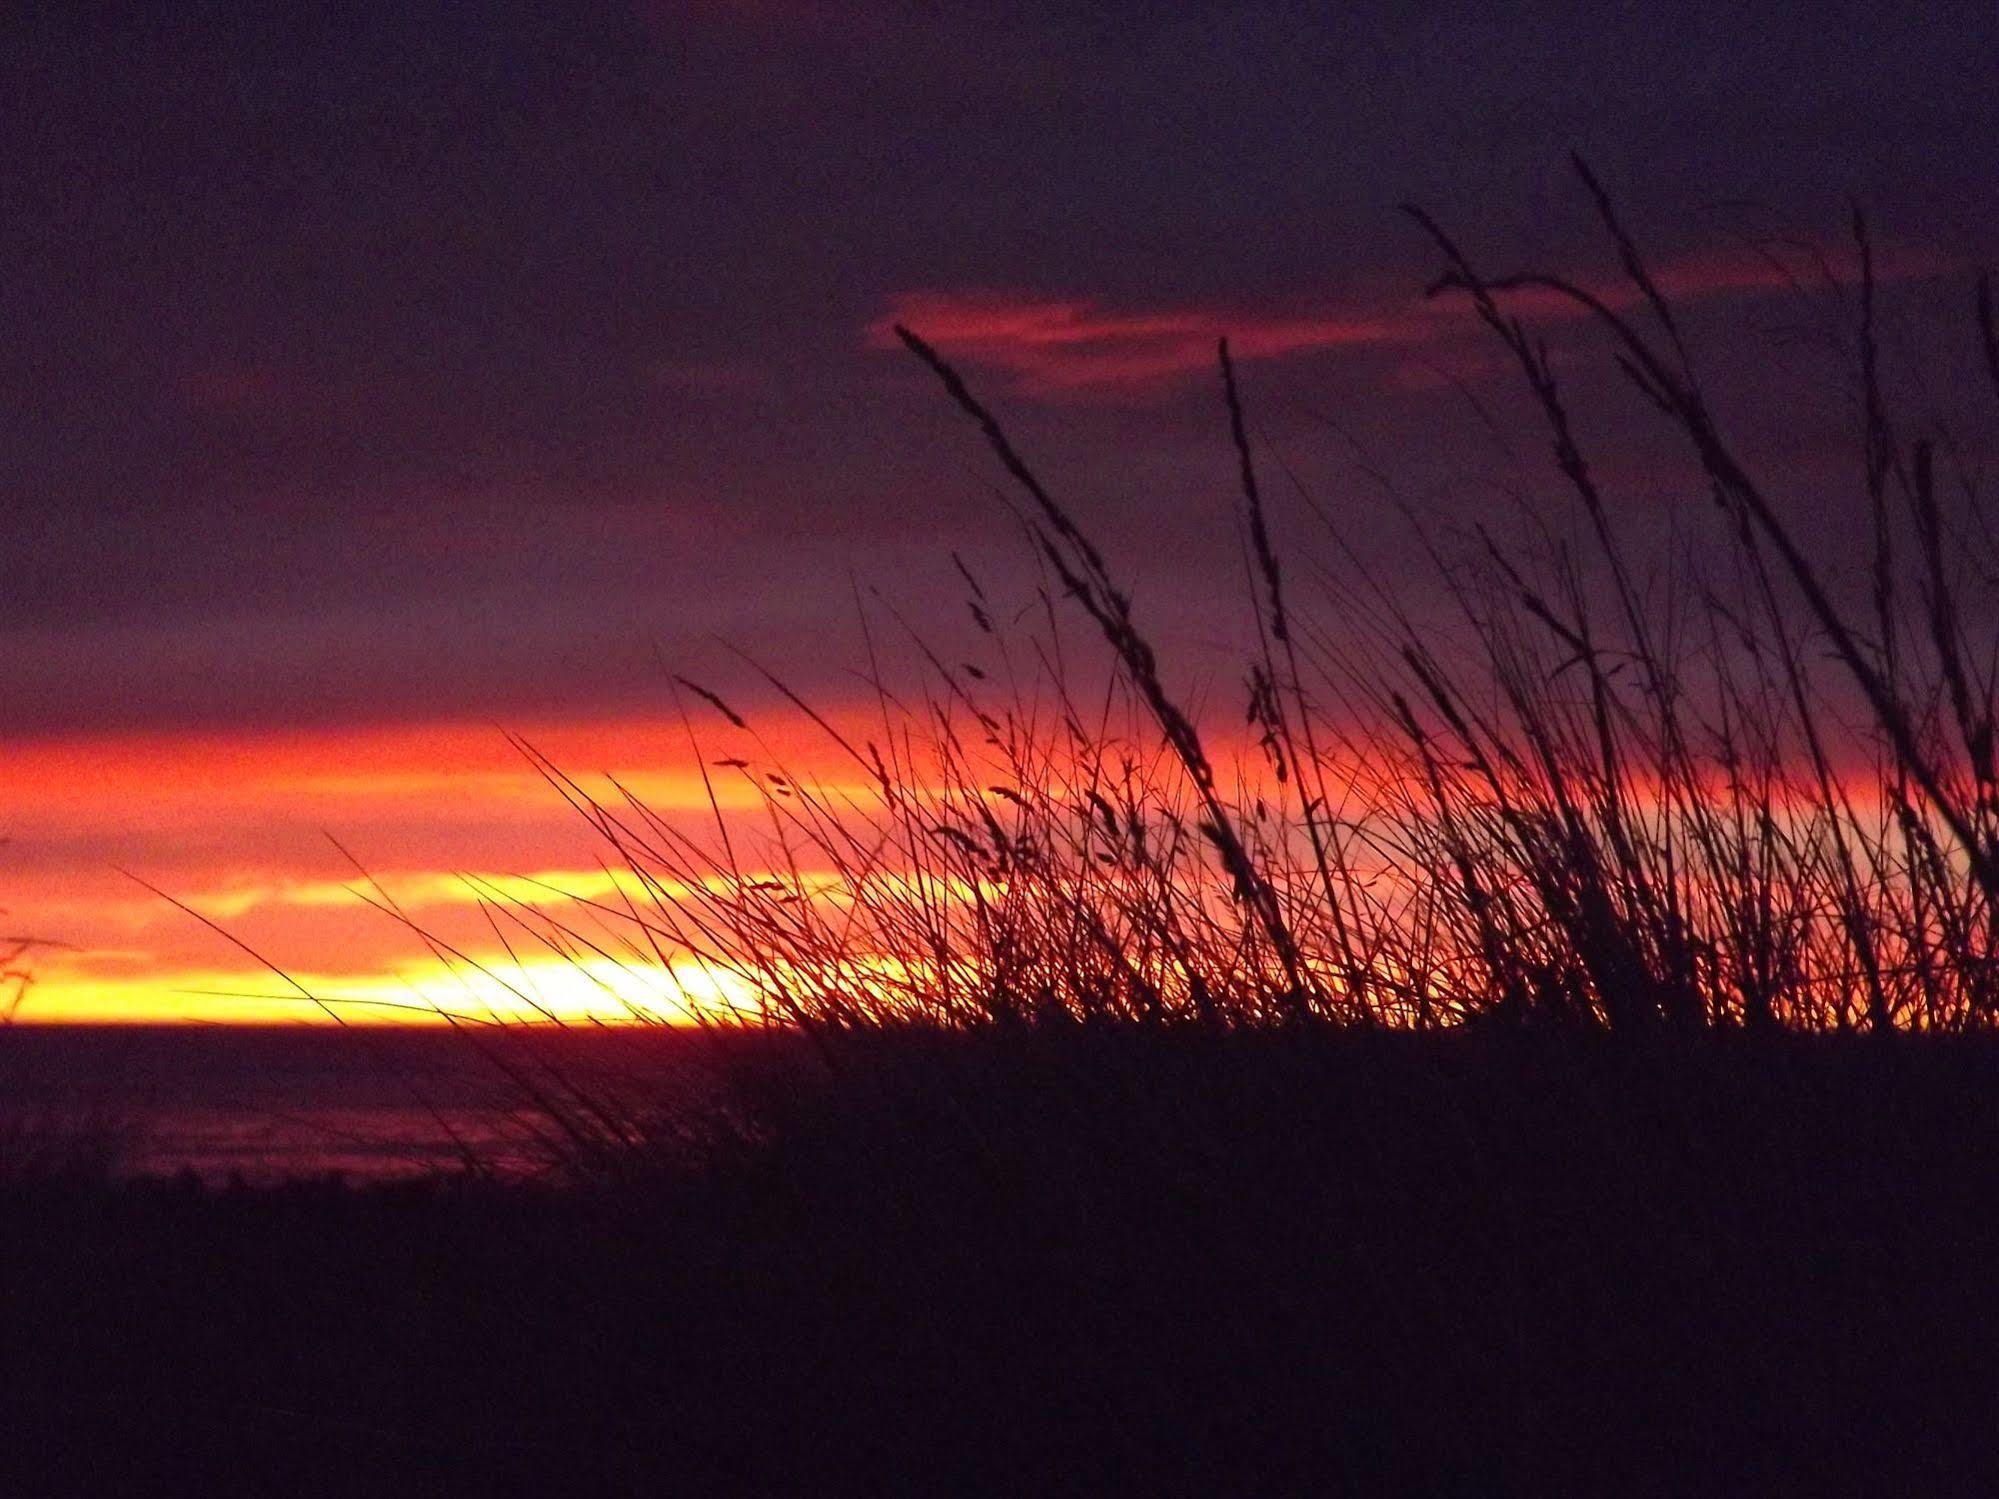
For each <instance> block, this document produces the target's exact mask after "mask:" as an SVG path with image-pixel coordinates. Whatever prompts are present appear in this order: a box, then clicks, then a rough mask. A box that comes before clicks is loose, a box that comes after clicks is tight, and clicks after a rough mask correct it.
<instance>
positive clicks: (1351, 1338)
mask: <svg viewBox="0 0 1999 1499" xmlns="http://www.w3.org/2000/svg"><path fill="white" fill-rule="evenodd" d="M1995 1082H1999V1051H1994V1050H1993V1049H1992V1048H1991V1047H1989V1046H1986V1045H1983V1044H1974V1043H1949V1044H1923V1043H1918V1042H1915V1041H1912V1040H1909V1039H1907V1038H1898V1039H1894V1040H1892V1041H1878V1040H1871V1039H1870V1040H1867V1041H1858V1040H1855V1041H1839V1040H1834V1039H1816V1040H1802V1039H1801V1040H1795V1041H1784V1042H1780V1043H1769V1044H1760V1043H1759V1044H1756V1045H1754V1046H1751V1045H1749V1044H1748V1043H1742V1044H1735V1043H1731V1042H1729V1041H1728V1040H1727V1039H1726V1038H1720V1039H1716V1038H1707V1039H1703V1040H1701V1041H1698V1042H1695V1043H1648V1044H1642V1045H1641V1044H1638V1043H1633V1042H1618V1041H1612V1040H1604V1039H1598V1040H1582V1039H1552V1038H1541V1037H1535V1036H1518V1035H1508V1036H1492V1037H1481V1036H1432V1037H1411V1036H1374V1037H1365V1036H1346V1037H1342V1036H1337V1035H1326V1036H1317V1035H1304V1036H1295V1037H1257V1036H1238V1037H1234V1038H1221V1039H1217V1038H1213V1037H1200V1036H1192V1035H1187V1036H1173V1035H1160V1036H1140V1035H1133V1034H1130V1033H1124V1032H1117V1031H1110V1032H1105V1033H1103V1034H1091V1033H1089V1032H1078V1033H1076V1034H1074V1035H1072V1036H1069V1037H1066V1038H1063V1037H1052V1038H1051V1037H1048V1036H1042V1037H1038V1038H1035V1039H1033V1040H1031V1041H1030V1040H1019V1041H1009V1040H1004V1039H987V1040H977V1041H968V1040H964V1039H959V1040H954V1041H948V1042H944V1041H932V1042H911V1041H906V1040H905V1041H877V1042H875V1043H872V1044H870V1045H869V1046H868V1047H867V1048H866V1050H865V1053H864V1054H859V1055H855V1056H852V1057H849V1058H848V1059H847V1060H846V1063H845V1065H844V1067H843V1069H842V1071H841V1073H840V1075H839V1076H838V1077H836V1078H833V1079H831V1080H829V1079H828V1078H827V1077H826V1075H825V1074H824V1073H822V1072H820V1071H819V1070H817V1069H816V1068H815V1067H813V1066H809V1065H807V1064H806V1063H804V1062H803V1061H802V1060H799V1061H794V1062H784V1063H780V1064H779V1065H776V1066H773V1067H769V1068H763V1069H754V1070H752V1071H751V1072H750V1073H747V1074H745V1077H744V1079H743V1080H742V1081H741V1082H740V1083H739V1090H740V1091H739V1093H738V1105H739V1108H740V1110H741V1111H742V1113H741V1115H740V1117H739V1120H738V1125H739V1126H740V1125H741V1123H742V1121H743V1120H751V1121H754V1124H755V1127H754V1128H741V1127H737V1128H732V1129H728V1130H719V1131H717V1132H715V1133H714V1134H713V1135H711V1136H710V1137H709V1138H708V1144H707V1145H706V1147H705V1148H704V1149H703V1150H702V1151H701V1152H700V1153H697V1154H690V1153H689V1150H688V1148H687V1146H686V1143H685V1142H686V1139H687V1138H688V1137H685V1136H682V1137H678V1138H679V1139H680V1141H681V1143H680V1144H678V1145H676V1146H674V1147H673V1148H671V1149H669V1148H667V1147H665V1146H662V1147H660V1148H659V1149H658V1150H657V1151H656V1152H640V1153H637V1154H633V1155H630V1156H627V1157H626V1158H624V1159H623V1160H622V1161H621V1162H620V1163H619V1164H618V1166H617V1168H616V1171H617V1176H616V1179H613V1177H612V1176H611V1175H610V1174H608V1173H606V1174H602V1175H600V1176H599V1177H598V1178H597V1179H595V1180H579V1181H577V1182H575V1183H573V1184H571V1185H568V1186H566V1187H562V1188H551V1187H546V1186H539V1187H530V1186H511V1187H506V1186H491V1185H488V1186H477V1185H451V1184H445V1183H439V1184H435V1185H423V1186H404V1187H379V1188H372V1189H368V1190H355V1189H342V1188H336V1187H330V1186H320V1185H297V1186H292V1187H288V1188H278V1189H266V1190H258V1191H239V1192H234V1193H231V1192H228V1191H221V1192H213V1191H203V1190H198V1189H195V1188H193V1187H192V1186H188V1185H175V1184H171V1183H152V1184H147V1183H128V1184H125V1185H113V1184H105V1183H102V1182H99V1183H90V1182H77V1181H70V1182H61V1181H42V1182H17V1183H15V1184H14V1185H13V1186H12V1187H10V1188H9V1190H8V1198H9V1201H8V1204H7V1210H6V1217H7V1221H8V1222H9V1224H10V1226H11V1228H12V1232H11V1233H10V1235H9V1237H10V1241H11V1247H10V1251H9V1260H10V1263H9V1267H8V1273H7V1276H6V1279H5V1285H4V1292H0V1295H4V1316H5V1321H6V1325H7V1327H8V1329H9V1334H8V1340H7V1344H6V1353H5V1359H6V1361H7V1364H8V1366H9V1367H8V1386H7V1387H8V1391H9V1400H10V1406H11V1410H12V1422H11V1424H12V1426H13V1429H14V1431H15V1432H16V1433H17V1438H16V1440H15V1441H13V1442H12V1443H10V1444H9V1446H8V1449H7V1451H6V1454H5V1456H4V1459H0V1463H4V1466H5V1467H6V1468H8V1469H11V1470H12V1471H13V1482H14V1483H15V1484H17V1485H18V1488H17V1489H16V1491H17V1492H45V1491H49V1492H53V1491H62V1490H65V1489H67V1490H72V1491H75V1490H81V1491H96V1492H164V1491H169V1490H180V1491H199V1490H207V1491H210V1492H215V1491H241V1492H264V1493H270V1492H342V1493H346V1492H432V1493H466V1494H493V1493H523V1494H526V1493H537V1494H538V1493H557V1492H560V1493H594V1492H605V1493H682V1492H700V1491H709V1492H738V1493H739V1492H808V1491H809V1492H820V1493H823V1492H862V1493H867V1492H873V1493H879V1492H911V1493H995V1494H1000V1493H1064V1492H1076V1493H1115V1492H1132V1493H1163V1492H1188V1493H1299V1492H1312V1493H1341V1492H1352V1493H1363V1494H1374V1493H1420V1494H1427V1493H1463V1494H1491V1493H1521V1494H1547V1493H1639V1494H1644V1493H1659V1494H1669V1493H1717V1492H1727V1493H1769V1492H1819V1493H1824V1492H1876V1493H1885V1492H1977V1491H1981V1490H1982V1489H1984V1487H1985V1485H1986V1484H1987V1482H1988V1481H1989V1480H1991V1479H1992V1478H1993V1477H1994V1476H1995V1475H1999V1465H1996V1464H1995V1463H1994V1462H1993V1458H1994V1455H1995V1454H1994V1435H1993V1433H1994V1431H1995V1420H1994V1418H1995V1416H1999V1410H1995V1395H1999V1346H1995V1341H1994V1339H1993V1337H1992V1328H1993V1313H1994V1310H1995V1305H1999V1293H1995V1292H1994V1289H1993V1280H1992V1272H1991V1267H1992V1264H1993V1263H1994V1253H1995V1250H1999V1219H1995V1214H1994V1211H1993V1203H1994V1202H1995V1201H1999V1197H1995V1195H1994V1188H1995V1186H1999V1165H1995V1159H1994V1155H1993V1152H1992V1150H1991V1148H1990V1141H1991V1140H1992V1138H1993V1137H1994V1136H1993V1129H1994V1125H1995V1122H1999V1120H1995V1115H1999V1093H1995V1091H1994V1086H1993V1085H1994V1083H1995ZM30 1434H33V1435H32V1437H30Z"/></svg>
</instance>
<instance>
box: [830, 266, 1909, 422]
mask: <svg viewBox="0 0 1999 1499" xmlns="http://www.w3.org/2000/svg"><path fill="white" fill-rule="evenodd" d="M1946 268H1947V267H1946V265H1945V263H1944V262H1941V261H1938V260H1935V259H1933V258H1927V257H1921V256H1914V255H1892V256H1888V255H1884V256H1882V257H1881V264H1880V266H1879V267H1878V268H1877V275H1878V276H1879V277H1880V278H1881V279H1883V280H1890V279H1894V280H1906V279H1910V278H1912V277H1915V276H1922V275H1929V274H1934V273H1935V272H1937V271H1940V270H1943V269H1946ZM1827 270H1835V271H1836V270H1837V268H1834V267H1820V266H1819V265H1817V264H1816V263H1815V264H1814V265H1813V266H1811V267H1810V268H1805V267H1803V266H1798V267H1793V266H1789V265H1787V264H1785V263H1783V262H1781V261H1778V260H1775V259H1772V258H1770V257H1768V256H1765V255H1762V254H1758V253H1755V252H1753V251H1746V250H1745V251H1740V252H1736V253H1732V254H1722V255H1704V256H1699V257H1693V258H1688V259H1683V260H1678V261H1670V262H1667V263H1664V264H1662V265H1660V266H1658V267H1657V268H1656V269H1655V270H1654V273H1653V279H1654V280H1655V281H1656V282H1657V283H1658V285H1659V287H1660V289H1661V290H1662V291H1664V292H1665V293H1666V294H1667V295H1668V296H1669V297H1672V298H1674V299H1676V300H1678V301H1683V302H1684V301H1695V300H1700V299H1704V298H1708V297H1716V296H1724V295H1742V294H1755V293H1769V292H1784V291H1793V290H1797V289H1800V288H1806V289H1809V288H1811V287H1813V286H1814V285H1815V284H1816V285H1823V284H1824V282H1823V278H1824V275H1825V272H1826V271H1827ZM1580 284H1582V285H1583V286H1584V287H1585V288H1586V289H1588V290H1589V291H1590V292H1591V293H1592V294H1593V295H1595V296H1596V297H1598V298H1599V299H1600V300H1602V301H1603V302H1604V303H1605V304H1606V305H1608V306H1610V307H1613V308H1626V307H1631V306H1633V305H1634V304H1636V303H1637V302H1638V300H1639V295H1638V292H1637V290H1636V288H1634V287H1633V286H1631V285H1630V283H1629V282H1626V281H1605V280H1590V279H1585V280H1583V281H1582V282H1581V283H1580ZM1508 306H1509V307H1510V308H1511V309H1512V310H1514V311H1517V312H1519V313H1521V314H1523V315H1525V316H1530V317H1534V318H1536V319H1539V320H1542V321H1550V320H1560V321H1573V320H1575V319H1577V318H1580V317H1581V316H1583V312H1582V309H1581V308H1579V307H1578V306H1577V305H1576V304H1575V303H1574V302H1572V301H1570V300H1569V299H1567V298H1565V297H1562V296H1559V295H1557V294H1555V293H1553V292H1548V291H1525V292H1516V293H1512V294H1509V298H1508ZM898 323H901V324H904V325H906V326H908V327H911V328H913V329H915V330H916V331H917V332H918V333H920V334H922V335H923V337H924V338H925V339H927V340H929V342H931V343H932V344H934V345H936V346H937V347H938V348H939V349H941V350H943V351H944V352H945V353H947V354H950V355H952V356H953V357H955V358H958V359H961V360H964V361H965V362H967V363H969V364H974V365H978V366H981V367H984V368H986V369H993V370H999V371H1001V372H1003V373H1005V374H1007V375H1010V376H1012V377H1013V379H1014V381H1015V383H1016V385H1017V386H1018V387H1019V389H1021V390H1022V391H1024V392H1026V393H1027V394H1029V395H1033V396H1039V397H1041V398H1043V399H1049V400H1064V399H1086V398H1095V399H1103V398H1111V399H1118V398H1131V397H1134V396H1142V395H1150V394H1154V393H1157V392H1158V391H1160V390H1162V389H1165V388H1167V387H1170V386H1172V385H1174V384H1176V383H1177V382H1179V381H1181V380H1183V379H1185V378H1187V377H1190V376H1194V375H1200V374H1205V373H1207V372H1209V371H1211V370H1212V369H1213V368H1214V363H1215V343H1216V340H1217V339H1219V338H1221V337H1223V336H1224V335H1226V336H1227V338H1228V340H1229V348H1230V351H1231V352H1232V353H1233V354H1234V355H1235V356H1236V358H1238V359H1245V360H1249V359H1278V358H1284V357H1286V356H1291V355H1299V354H1312V353H1320V352H1324V351H1326V350H1330V349H1338V348H1346V347H1357V346H1360V347H1365V346H1374V347H1380V346H1389V345H1415V344H1424V343H1430V342H1434V341H1437V340H1441V339H1444V338H1448V337H1452V336H1454V335H1457V334H1461V333H1463V332H1464V331H1466V329H1467V327H1468V324H1467V322H1466V319H1465V311H1464V308H1463V306H1462V305H1461V304H1460V303H1458V302H1457V301H1456V300H1454V299H1448V298H1443V299H1438V300H1436V301H1429V302H1416V303H1413V304H1411V305H1407V306H1405V307H1403V308H1400V309H1397V310H1376V311H1366V310H1347V311H1338V310H1325V311H1314V312H1279V311H1257V310H1250V309H1246V308H1224V307H1202V306H1182V307H1149V308H1114V307H1109V306H1106V305H1104V304H1103V303H1102V302H1100V301H1098V300H1096V299H1094V298H1090V297H1082V296H1049V295H1037V294H1033V293H1026V292H1004V291H940V290H923V291H909V292H902V293H899V294H897V295H895V296H893V297H891V298H890V299H889V307H888V311H887V312H886V313H885V314H884V315H883V316H882V317H881V318H879V319H877V320H876V321H875V322H873V323H871V324H869V326H868V330H867V342H868V344H869V346H870V347H872V348H890V347H893V346H894V343H895V335H894V328H895V325H896V324H898Z"/></svg>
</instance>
